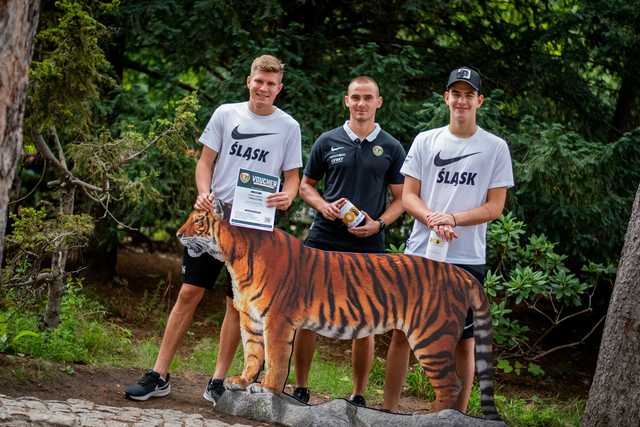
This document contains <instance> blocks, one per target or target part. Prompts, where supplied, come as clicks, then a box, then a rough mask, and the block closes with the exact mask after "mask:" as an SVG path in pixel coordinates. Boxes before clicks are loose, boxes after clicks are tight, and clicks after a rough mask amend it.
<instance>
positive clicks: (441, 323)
mask: <svg viewBox="0 0 640 427" xmlns="http://www.w3.org/2000/svg"><path fill="white" fill-rule="evenodd" d="M214 202H216V201H214ZM214 205H215V209H214V211H213V212H210V211H194V212H192V213H191V214H190V215H189V218H188V219H187V222H186V223H185V224H184V225H183V226H182V227H181V228H180V229H179V230H178V232H177V236H178V238H179V239H180V241H181V242H182V244H183V245H185V247H186V248H187V250H188V251H189V254H190V255H191V256H199V255H201V254H202V253H204V252H207V253H210V254H211V255H212V256H213V257H215V258H217V259H219V260H221V261H224V262H225V264H226V267H227V269H228V271H229V274H230V276H231V280H232V287H233V302H234V306H235V307H236V308H237V310H238V311H239V313H240V328H241V336H242V343H243V346H244V369H243V371H242V374H241V375H239V376H235V377H231V378H227V379H226V382H227V383H231V384H236V385H238V386H240V388H242V389H245V388H246V387H247V386H249V384H251V383H252V382H254V381H255V380H256V379H257V377H258V375H259V373H260V370H261V369H262V367H263V362H266V363H265V375H264V379H263V381H262V384H261V385H260V386H257V385H255V384H253V385H251V389H253V390H254V391H255V390H256V389H267V390H269V391H272V392H282V390H284V386H285V382H286V379H287V376H288V369H289V358H290V355H291V352H292V345H293V341H294V336H295V332H296V330H297V329H309V330H312V331H315V332H317V333H318V334H320V335H323V336H326V337H330V338H338V339H354V338H361V337H364V336H367V335H372V334H381V333H384V332H386V331H389V330H392V329H399V330H401V331H403V332H404V333H405V335H406V337H407V340H408V342H409V345H410V346H411V349H412V350H413V353H414V355H415V357H416V359H417V360H418V361H419V363H420V365H421V366H422V368H423V370H424V372H425V373H426V375H427V376H428V377H429V380H430V381H431V384H432V386H433V388H434V391H435V396H436V401H435V402H434V403H433V404H432V409H433V410H440V409H445V408H453V407H454V404H455V402H456V398H457V396H458V393H459V383H458V378H457V376H456V370H455V358H454V350H455V348H456V345H457V343H458V341H459V338H460V336H461V334H462V330H463V327H464V321H465V317H466V314H467V310H468V308H469V307H471V308H473V310H474V312H475V323H474V331H475V340H476V369H477V372H478V376H479V378H480V393H481V407H482V411H483V413H484V415H485V417H486V418H488V419H493V420H500V419H501V418H500V416H499V414H498V412H497V410H496V407H495V402H494V399H493V387H494V368H493V356H492V341H491V318H490V313H489V304H488V302H487V299H486V297H485V295H484V292H483V289H482V286H481V285H480V283H479V282H478V281H477V280H476V279H475V278H474V277H473V276H471V275H470V274H468V273H467V272H465V271H464V270H463V269H460V268H458V267H456V266H454V265H451V264H447V263H441V262H435V261H432V260H429V259H426V258H422V257H419V256H412V255H404V254H365V253H346V252H331V251H322V250H319V249H313V248H308V247H305V246H304V245H303V243H302V242H301V241H300V240H298V239H296V238H295V237H293V236H292V235H290V234H288V233H286V232H284V231H282V230H279V229H275V230H274V231H273V232H269V231H261V230H253V229H249V228H242V227H237V226H232V225H231V224H229V222H228V221H227V220H225V219H224V214H223V209H222V205H221V204H220V203H214Z"/></svg>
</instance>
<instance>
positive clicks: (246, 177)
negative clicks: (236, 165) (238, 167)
mask: <svg viewBox="0 0 640 427" xmlns="http://www.w3.org/2000/svg"><path fill="white" fill-rule="evenodd" d="M250 180H251V175H249V174H248V173H246V172H240V182H242V183H243V184H246V183H248V182H249V181H250Z"/></svg>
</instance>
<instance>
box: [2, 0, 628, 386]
mask: <svg viewBox="0 0 640 427" xmlns="http://www.w3.org/2000/svg"><path fill="white" fill-rule="evenodd" d="M639 28H640V2H639V1H638V0H632V1H622V0H606V1H605V0H601V1H599V0H567V1H539V0H520V1H508V2H507V1H499V0H494V1H475V0H464V1H462V0H460V1H458V0H451V1H420V0H405V1H401V0H397V1H395V0H390V1H312V0H307V1H302V0H290V1H275V0H273V1H259V2H252V3H251V4H250V5H248V4H246V3H245V2H240V1H215V0H192V1H171V0H145V1H124V0H121V1H98V0H85V1H78V0H58V1H43V2H42V5H41V12H40V22H39V26H38V31H37V34H36V39H35V44H34V54H33V62H32V64H31V70H30V85H29V93H28V98H27V106H26V111H25V123H24V155H23V157H22V159H21V160H20V166H19V170H18V173H17V176H16V180H15V182H14V185H13V190H12V194H11V201H12V202H11V205H10V218H9V223H8V229H7V238H6V241H5V254H4V255H5V256H4V265H3V269H2V275H1V277H0V280H1V284H2V288H0V292H1V293H0V297H1V299H0V310H1V311H0V351H4V352H8V353H20V352H23V353H25V352H26V353H29V352H31V353H33V354H37V353H38V351H36V350H33V348H39V349H40V350H39V351H41V352H45V353H46V351H45V350H43V349H45V348H47V345H48V344H47V340H50V339H51V336H52V334H53V333H52V332H51V331H52V330H54V328H55V327H56V326H57V325H59V323H60V321H61V319H60V312H61V311H62V312H63V313H64V297H63V295H64V292H65V290H66V289H71V294H74V292H77V289H78V285H77V283H78V280H79V279H78V277H80V276H83V275H86V274H87V272H90V273H91V275H93V277H98V276H102V277H106V278H112V277H113V275H114V274H115V263H116V256H117V251H118V248H119V247H121V245H122V244H123V243H131V242H145V244H147V246H146V247H152V246H153V245H155V246H156V247H163V248H165V249H166V248H173V249H174V250H176V251H178V250H179V249H178V246H177V245H176V243H175V240H174V238H173V235H174V233H175V230H176V229H177V227H178V226H179V225H180V224H181V223H182V222H183V221H184V219H185V218H186V215H187V214H188V212H189V211H190V210H191V207H192V205H193V201H194V200H195V186H194V185H193V176H194V168H195V162H196V160H197V158H198V155H199V144H198V143H197V138H198V136H199V135H200V132H201V131H202V129H203V128H204V125H205V124H206V122H207V120H208V118H209V117H210V115H211V113H212V112H213V110H214V109H215V108H216V107H217V106H219V105H220V104H222V103H226V102H236V101H243V100H246V99H247V91H246V87H245V77H246V75H247V73H248V70H249V65H250V63H251V61H252V59H253V58H254V57H255V56H257V55H260V54H263V53H271V54H274V55H276V56H278V57H279V58H280V59H281V60H282V61H283V62H284V63H285V64H286V74H285V77H284V85H285V87H284V90H283V91H282V93H281V94H280V95H279V97H278V99H277V102H276V103H277V105H278V106H279V107H280V108H282V109H283V110H285V111H287V112H288V113H290V114H291V115H292V116H293V117H294V118H296V120H298V122H299V123H300V124H301V127H302V136H303V151H304V154H303V155H304V157H305V160H306V157H307V156H308V153H309V149H310V147H311V145H312V143H313V141H314V140H315V138H317V137H318V136H319V135H320V133H322V132H323V131H326V130H328V129H331V128H334V127H336V126H338V125H340V124H341V123H343V122H344V120H345V118H346V116H347V112H346V111H345V108H344V106H343V103H342V96H343V95H344V92H345V89H346V85H347V83H348V82H349V80H350V79H351V78H352V77H354V76H356V75H360V74H366V75H370V76H372V77H373V78H375V79H376V80H377V81H378V83H379V85H380V88H381V95H382V96H383V97H384V106H383V108H382V109H381V110H380V112H379V114H378V116H377V120H378V122H379V123H380V124H381V125H382V127H383V128H384V129H386V130H387V131H389V132H390V133H391V134H393V135H394V136H395V137H396V138H398V139H399V140H400V141H401V142H402V143H403V144H404V145H405V148H407V149H408V147H409V146H410V143H411V141H412V139H413V137H415V135H416V134H417V133H418V132H420V131H422V130H426V129H429V128H432V127H436V126H442V125H445V124H446V123H447V121H448V110H447V108H446V106H445V105H444V103H443V101H442V92H443V90H444V83H445V81H446V79H447V76H448V72H449V71H450V70H451V69H453V68H455V67H458V66H462V65H468V66H472V67H474V68H475V69H477V70H478V71H479V72H480V74H481V75H482V78H483V91H484V95H485V97H486V101H485V104H484V105H483V107H482V108H481V109H480V111H479V123H480V125H481V126H482V127H484V128H485V129H487V130H489V131H491V132H493V133H496V134H498V135H499V136H501V137H503V138H504V139H505V140H507V142H508V143H509V146H510V149H511V153H512V157H513V163H514V173H515V181H516V186H515V187H514V188H513V189H512V190H511V191H510V192H509V199H508V203H507V206H506V208H505V215H504V216H503V217H502V218H501V219H499V220H497V221H495V222H494V223H493V224H492V225H491V226H490V229H489V236H488V244H489V267H490V273H489V275H488V278H487V283H486V289H487V293H488V295H489V296H490V298H491V299H492V302H493V308H492V314H493V319H494V327H495V341H496V344H497V345H498V348H499V368H500V369H501V370H502V371H504V372H520V370H527V371H528V373H529V374H530V375H534V376H536V375H543V374H544V369H545V366H544V360H545V357H547V356H548V355H550V354H552V353H554V352H556V351H557V350H562V349H566V348H568V347H571V346H580V345H584V343H585V342H590V345H591V346H592V347H594V348H597V342H598V339H599V334H600V333H601V326H600V325H601V324H602V320H603V316H604V314H605V313H606V308H607V302H608V298H609V295H610V293H611V288H612V285H613V280H614V278H615V272H616V266H617V262H618V258H619V256H620V251H621V248H622V244H623V239H624V232H625V230H626V226H627V222H628V219H629V214H630V211H631V205H632V202H633V197H634V194H635V191H636V189H637V188H638V184H639V183H640V167H639V165H640V144H639V142H640V141H639V138H640V86H638V85H637V83H635V82H636V81H637V70H638V69H640V36H639V35H638V34H639ZM311 214H312V212H310V211H309V210H308V209H306V208H305V206H304V205H303V204H302V202H301V201H300V200H297V201H296V203H295V204H294V206H293V207H292V209H291V210H290V211H289V215H287V216H286V217H284V218H283V220H282V221H281V224H280V225H281V227H283V228H285V229H287V230H288V231H290V232H292V233H294V234H296V235H298V236H303V235H304V232H305V230H306V229H307V228H308V225H309V223H310V218H311ZM411 221H412V220H411V218H409V217H408V216H407V215H405V216H404V217H403V220H402V221H401V222H399V223H396V224H394V225H393V226H392V227H390V229H389V232H388V235H387V236H388V237H387V242H388V245H389V250H390V251H398V250H402V249H403V242H404V241H405V240H406V238H407V237H408V233H409V230H410V227H411ZM68 259H69V263H67V260H68ZM85 267H86V268H85ZM83 268H84V269H83ZM79 270H82V271H81V273H78V271H79ZM69 285H71V286H69ZM25 313H27V314H28V315H27V314H25ZM29 313H31V314H29ZM31 315H32V317H30V319H31V320H29V321H26V320H25V316H27V317H28V316H31ZM34 319H39V320H38V321H36V320H34ZM62 320H63V321H64V319H62ZM41 331H49V332H41ZM589 340H591V341H589ZM34 343H35V344H34ZM29 348H31V349H32V350H30V351H29V350H28V349H29ZM88 351H89V350H88ZM87 354H89V353H87ZM77 357H78V356H77V355H75V356H73V358H77ZM54 358H56V357H54ZM57 358H58V359H60V360H64V359H65V357H64V356H58V357H57ZM89 358H90V357H89Z"/></svg>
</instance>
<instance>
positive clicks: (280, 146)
mask: <svg viewBox="0 0 640 427" xmlns="http://www.w3.org/2000/svg"><path fill="white" fill-rule="evenodd" d="M283 73H284V65H283V64H282V63H281V62H280V61H279V60H278V59H277V58H275V57H273V56H271V55H263V56H260V57H258V58H256V59H255V60H254V61H253V63H252V64H251V74H250V75H249V76H248V77H247V88H248V89H249V101H248V102H240V103H236V104H223V105H221V106H220V107H218V108H217V109H216V110H215V112H214V113H213V115H212V116H211V119H210V120H209V123H208V124H207V127H206V128H205V130H204V132H203V133H202V135H201V136H200V142H201V143H202V144H203V146H202V153H201V154H200V159H199V160H198V164H197V166H196V186H197V188H198V198H197V200H196V202H195V205H194V207H195V208H196V209H201V210H211V209H213V205H212V199H213V196H214V195H215V198H216V199H218V200H220V201H222V202H223V203H225V204H227V205H229V204H230V203H231V202H232V200H233V193H234V189H235V183H236V181H237V179H238V173H239V169H240V168H244V169H250V170H253V171H257V172H262V173H266V174H269V175H277V176H280V174H281V173H282V174H283V175H284V184H283V188H282V191H280V192H277V193H274V194H271V195H270V196H268V197H267V203H268V204H269V205H270V206H272V207H276V208H277V209H279V210H287V209H288V208H289V206H291V202H292V201H293V199H294V198H295V196H296V194H297V192H298V186H299V185H300V177H299V174H298V169H299V168H300V167H301V166H302V148H301V138H300V126H299V124H298V122H296V121H295V120H294V119H293V118H292V117H291V116H289V115H288V114H287V113H285V112H284V111H282V110H280V109H279V108H277V107H276V106H274V105H273V103H274V101H275V99H276V96H277V95H278V94H279V93H280V91H281V90H282V87H283V85H282V77H283ZM223 266H224V263H222V262H221V261H218V260H216V259H215V258H213V257H212V256H210V255H209V254H203V255H201V256H199V257H196V258H194V257H191V256H189V254H188V253H187V251H186V250H185V253H184V257H183V261H182V282H183V283H182V287H181V288H180V292H179V294H178V299H177V300H176V303H175V305H174V306H173V308H172V310H171V313H170V314H169V318H168V320H167V326H166V327H165V331H164V335H163V338H162V343H161V345H160V351H159V353H158V356H157V358H156V363H155V365H154V368H153V369H152V370H149V371H147V373H145V374H144V376H143V377H142V378H141V379H140V380H139V381H138V383H137V384H132V385H129V386H128V387H127V389H126V391H125V397H127V398H129V399H134V400H147V399H148V398H150V397H161V396H166V395H168V394H169V392H170V390H171V386H170V384H169V373H168V369H169V365H170V364H171V360H172V359H173V356H174V355H175V353H176V350H177V349H178V345H179V344H180V342H181V341H182V338H183V337H184V334H185V332H186V331H187V329H188V327H189V326H190V325H191V321H192V319H193V314H194V313H195V310H196V307H197V306H198V304H199V303H200V301H201V300H202V297H203V295H204V291H205V289H211V288H212V287H213V285H214V284H215V282H216V278H217V276H218V273H219V272H220V271H221V270H222V268H223ZM226 291H227V298H226V313H225V317H224V320H223V322H222V329H221V331H220V345H219V346H218V349H219V351H218V358H217V360H216V368H215V372H214V374H213V377H212V379H211V380H209V383H208V384H207V388H206V390H205V393H204V395H203V397H204V398H205V399H207V400H210V401H215V400H216V399H217V398H218V397H219V396H220V395H221V394H222V393H223V392H224V386H223V380H224V376H225V375H226V372H227V370H228V368H229V366H230V365H231V362H232V360H233V356H234V354H235V352H236V348H237V346H238V343H239V341H240V317H239V313H238V311H237V310H236V309H235V307H234V306H233V299H232V298H233V293H232V292H231V286H230V284H228V286H227V289H226Z"/></svg>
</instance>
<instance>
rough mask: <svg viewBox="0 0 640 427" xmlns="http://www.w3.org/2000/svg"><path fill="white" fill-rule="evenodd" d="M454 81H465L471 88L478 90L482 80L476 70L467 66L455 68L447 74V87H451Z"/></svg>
mask: <svg viewBox="0 0 640 427" xmlns="http://www.w3.org/2000/svg"><path fill="white" fill-rule="evenodd" d="M455 82H465V83H467V84H469V85H470V86H471V87H472V88H474V89H475V90H477V91H478V92H480V88H481V87H482V80H481V79H480V74H478V72H477V71H475V70H472V69H471V68H469V67H461V68H456V69H455V70H453V71H452V72H451V73H450V74H449V82H448V83H447V89H449V87H451V85H452V84H454V83H455Z"/></svg>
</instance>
